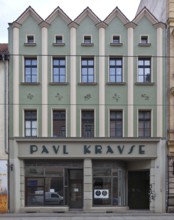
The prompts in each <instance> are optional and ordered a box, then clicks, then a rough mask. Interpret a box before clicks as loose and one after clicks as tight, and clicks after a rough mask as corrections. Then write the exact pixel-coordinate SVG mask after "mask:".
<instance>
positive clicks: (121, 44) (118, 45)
mask: <svg viewBox="0 0 174 220" xmlns="http://www.w3.org/2000/svg"><path fill="white" fill-rule="evenodd" d="M110 46H112V47H121V46H123V43H110Z"/></svg>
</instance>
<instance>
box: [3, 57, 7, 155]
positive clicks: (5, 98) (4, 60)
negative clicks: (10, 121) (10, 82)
mask: <svg viewBox="0 0 174 220" xmlns="http://www.w3.org/2000/svg"><path fill="white" fill-rule="evenodd" d="M6 57H7V56H6V54H2V61H3V63H4V148H5V153H6V154H8V146H7V113H6V111H7V79H6V77H7V76H6V75H7V73H6V71H7V68H6V61H7V60H8V59H7V58H6Z"/></svg>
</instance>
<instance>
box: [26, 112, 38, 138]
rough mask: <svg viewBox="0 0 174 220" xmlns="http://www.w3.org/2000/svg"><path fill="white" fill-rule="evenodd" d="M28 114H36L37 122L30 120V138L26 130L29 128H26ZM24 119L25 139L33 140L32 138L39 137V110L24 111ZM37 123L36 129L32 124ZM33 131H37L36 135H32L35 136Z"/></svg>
mask: <svg viewBox="0 0 174 220" xmlns="http://www.w3.org/2000/svg"><path fill="white" fill-rule="evenodd" d="M26 112H30V113H31V112H35V113H36V115H35V116H36V120H32V118H31V119H30V120H28V121H30V127H29V128H28V129H30V133H31V135H30V136H28V135H26V134H27V132H26V130H27V126H26V121H27V120H26ZM23 118H24V120H23V122H24V123H23V126H24V129H23V132H24V134H23V136H24V137H26V138H31V137H38V110H37V109H24V111H23ZM34 121H35V123H36V127H35V128H33V125H32V124H31V122H34ZM33 130H35V133H36V135H32V134H33Z"/></svg>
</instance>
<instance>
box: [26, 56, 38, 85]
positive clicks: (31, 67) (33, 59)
mask: <svg viewBox="0 0 174 220" xmlns="http://www.w3.org/2000/svg"><path fill="white" fill-rule="evenodd" d="M27 60H28V61H30V65H26V61H27ZM32 61H36V65H32V63H31V62H32ZM23 63H24V64H23V66H24V70H23V71H24V74H23V79H24V80H23V81H24V83H28V84H30V83H31V84H36V83H38V67H39V64H38V58H37V56H36V57H34V56H32V57H29V56H25V57H24V59H23ZM26 68H30V74H28V75H29V79H30V80H29V81H27V74H26ZM34 68H36V74H33V70H32V69H34ZM34 76H35V78H36V80H32V78H33V77H34Z"/></svg>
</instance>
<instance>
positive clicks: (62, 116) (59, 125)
mask: <svg viewBox="0 0 174 220" xmlns="http://www.w3.org/2000/svg"><path fill="white" fill-rule="evenodd" d="M53 136H54V137H65V136H66V112H65V110H54V111H53Z"/></svg>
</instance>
